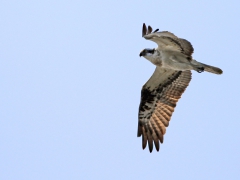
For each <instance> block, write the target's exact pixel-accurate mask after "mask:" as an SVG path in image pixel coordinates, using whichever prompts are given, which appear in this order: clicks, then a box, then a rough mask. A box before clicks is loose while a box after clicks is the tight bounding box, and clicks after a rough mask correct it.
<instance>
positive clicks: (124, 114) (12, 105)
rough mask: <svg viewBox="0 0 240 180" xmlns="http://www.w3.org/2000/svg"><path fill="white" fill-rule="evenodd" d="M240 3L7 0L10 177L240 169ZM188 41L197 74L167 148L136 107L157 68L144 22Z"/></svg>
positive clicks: (0, 75)
mask: <svg viewBox="0 0 240 180" xmlns="http://www.w3.org/2000/svg"><path fill="white" fill-rule="evenodd" d="M239 7H240V2H239V1H237V0H235V1H234V0H228V1H209V0H202V1H186V0H185V1H184V0H182V1H177V0H176V1H173V0H168V1H161V0H156V1H146V0H145V1H143V0H141V1H140V0H139V1H125V0H122V1H110V0H109V1H107V0H105V1H96V0H95V1H93V0H89V1H76V0H72V1H56V0H55V1H49V0H48V1H47V0H42V1H12V0H8V1H5V0H2V1H1V6H0V17H1V18H0V37H1V38H0V49H1V50H0V51H1V53H0V84H1V90H0V137H1V138H0V179H2V180H48V179H49V180H53V179H57V180H65V179H66V180H79V179H104V180H108V179H109V180H118V179H119V180H122V179H124V180H128V179H129V180H132V179H138V180H142V179H163V180H166V179H168V180H170V179H173V180H175V179H178V180H179V179H181V180H182V179H183V180H186V179H194V180H198V179H199V180H202V179H209V180H210V179H211V180H212V179H218V180H226V179H240V169H239V167H240V130H239V127H240V110H239V102H240V95H239V93H240V85H239V81H240V80H239V77H240V76H239V72H238V71H239V70H240V59H239V57H240V50H239V47H240V43H239V39H240V33H239V32H240V25H239V17H240V11H239ZM143 22H145V23H146V24H147V25H151V26H152V27H153V29H155V28H159V29H160V30H168V31H171V32H173V33H174V34H176V35H177V36H179V37H182V38H185V39H187V40H189V41H190V42H191V43H192V44H193V46H194V49H195V51H194V54H193V57H194V58H195V59H196V60H198V61H200V62H203V63H206V64H210V65H214V66H218V67H220V68H222V69H223V71H224V73H223V75H221V76H218V75H214V74H210V73H207V72H205V73H201V74H199V73H196V72H193V78H192V81H191V83H190V86H189V87H188V88H187V90H186V92H185V93H184V94H183V96H182V98H181V99H180V101H179V103H178V106H177V108H176V109H175V113H174V114H173V117H172V119H171V122H170V126H169V127H168V129H167V133H166V135H165V139H164V144H162V145H161V149H160V152H156V151H155V150H154V151H153V153H151V154H150V153H149V151H148V149H146V150H144V151H143V150H142V148H141V138H137V121H138V119H137V114H138V106H139V101H140V91H141V87H142V85H143V84H144V83H145V82H146V81H147V80H148V78H149V77H150V76H151V75H152V73H153V71H154V69H155V67H154V66H153V65H152V64H150V62H148V61H147V60H145V59H144V58H140V57H139V52H140V51H141V50H142V49H143V48H154V47H156V44H155V43H153V42H150V41H146V40H145V39H143V38H142V37H141V27H142V23H143Z"/></svg>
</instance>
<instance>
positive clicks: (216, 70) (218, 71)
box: [191, 60, 223, 74]
mask: <svg viewBox="0 0 240 180" xmlns="http://www.w3.org/2000/svg"><path fill="white" fill-rule="evenodd" d="M191 63H192V64H194V65H202V66H203V67H204V71H207V72H210V73H214V74H222V73H223V71H222V70H221V69H220V68H217V67H214V66H210V65H207V64H203V63H200V62H198V61H196V60H192V61H191Z"/></svg>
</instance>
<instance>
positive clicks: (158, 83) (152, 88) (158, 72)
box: [137, 24, 222, 152]
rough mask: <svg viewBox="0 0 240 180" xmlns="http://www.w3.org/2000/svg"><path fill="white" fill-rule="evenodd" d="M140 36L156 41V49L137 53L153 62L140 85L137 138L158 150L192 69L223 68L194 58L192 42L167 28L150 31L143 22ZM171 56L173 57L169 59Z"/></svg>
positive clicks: (149, 27) (218, 70)
mask: <svg viewBox="0 0 240 180" xmlns="http://www.w3.org/2000/svg"><path fill="white" fill-rule="evenodd" d="M142 35H143V37H144V38H145V39H147V40H152V41H154V42H156V43H157V44H158V48H155V49H144V50H143V51H141V53H140V56H143V57H145V58H146V59H148V60H149V61H151V62H152V63H153V64H155V65H156V69H155V71H154V73H153V75H152V76H151V77H150V79H149V80H148V81H147V82H146V84H145V85H144V86H143V87H142V91H141V102H140V106H139V114H138V132H137V136H138V137H140V136H142V147H143V149H144V148H145V147H146V145H147V144H148V147H149V151H150V152H152V150H153V144H154V145H155V148H156V150H157V151H159V149H160V143H163V137H164V134H165V133H166V127H168V125H169V121H170V119H171V116H172V113H173V112H174V108H175V107H176V105H177V102H178V100H179V99H180V98H181V95H182V94H183V92H184V91H185V89H186V88H187V86H188V84H189V82H190V81H191V70H196V71H197V72H202V71H203V70H205V71H208V72H211V73H215V74H221V73H222V70H221V69H219V68H217V67H213V66H209V65H206V64H203V63H199V62H197V61H196V60H194V59H193V58H192V53H193V47H192V45H191V43H190V42H189V41H187V40H185V39H181V38H178V37H177V36H175V35H174V34H172V33H170V32H168V31H163V32H158V29H156V30H155V31H154V32H152V28H151V26H148V28H147V27H146V25H145V24H143V30H142ZM168 54H170V55H168ZM171 55H172V56H173V57H175V59H171V57H172V56H171ZM176 63H177V64H176ZM186 67H187V68H186ZM189 67H191V68H189Z"/></svg>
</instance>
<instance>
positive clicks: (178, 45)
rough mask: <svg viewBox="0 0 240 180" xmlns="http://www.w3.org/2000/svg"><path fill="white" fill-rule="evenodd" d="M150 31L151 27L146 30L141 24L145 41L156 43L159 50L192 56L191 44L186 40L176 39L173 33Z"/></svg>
mask: <svg viewBox="0 0 240 180" xmlns="http://www.w3.org/2000/svg"><path fill="white" fill-rule="evenodd" d="M151 29H152V27H151V26H148V30H147V27H146V25H145V23H143V28H142V36H143V37H144V38H145V39H147V40H151V41H153V42H155V43H157V44H158V49H159V50H166V51H177V52H181V53H183V54H185V55H187V56H191V55H192V53H193V51H194V49H193V47H192V45H191V43H190V42H189V41H187V40H186V39H181V38H178V37H177V36H175V35H174V34H173V33H171V32H168V31H162V32H157V31H154V32H152V31H150V30H151Z"/></svg>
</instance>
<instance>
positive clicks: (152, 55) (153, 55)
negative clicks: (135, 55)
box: [139, 48, 158, 64]
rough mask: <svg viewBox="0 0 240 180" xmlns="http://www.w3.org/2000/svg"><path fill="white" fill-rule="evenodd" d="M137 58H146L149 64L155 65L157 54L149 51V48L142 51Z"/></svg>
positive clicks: (151, 50) (154, 51) (152, 50)
mask: <svg viewBox="0 0 240 180" xmlns="http://www.w3.org/2000/svg"><path fill="white" fill-rule="evenodd" d="M139 56H140V57H141V56H143V57H144V58H146V59H147V60H149V61H150V62H152V63H153V64H156V62H157V59H158V57H157V56H158V53H157V51H156V50H155V49H149V48H146V49H143V50H142V51H141V52H140V54H139Z"/></svg>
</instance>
